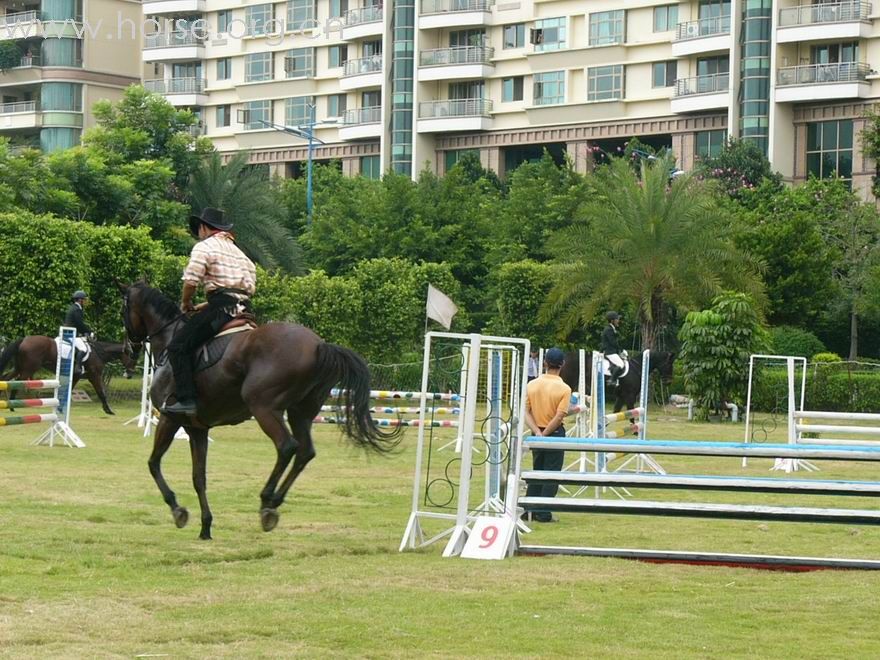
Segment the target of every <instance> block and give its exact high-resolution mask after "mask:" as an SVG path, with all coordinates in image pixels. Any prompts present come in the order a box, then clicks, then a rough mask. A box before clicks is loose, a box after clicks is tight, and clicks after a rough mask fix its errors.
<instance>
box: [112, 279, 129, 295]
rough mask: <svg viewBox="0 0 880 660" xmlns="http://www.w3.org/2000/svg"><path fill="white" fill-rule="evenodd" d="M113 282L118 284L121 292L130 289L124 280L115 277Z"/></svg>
mask: <svg viewBox="0 0 880 660" xmlns="http://www.w3.org/2000/svg"><path fill="white" fill-rule="evenodd" d="M113 282H114V283H115V284H116V288H117V289H119V293H125V292H126V291H128V284H125V283H124V282H121V281H119V280H117V279H116V278H113Z"/></svg>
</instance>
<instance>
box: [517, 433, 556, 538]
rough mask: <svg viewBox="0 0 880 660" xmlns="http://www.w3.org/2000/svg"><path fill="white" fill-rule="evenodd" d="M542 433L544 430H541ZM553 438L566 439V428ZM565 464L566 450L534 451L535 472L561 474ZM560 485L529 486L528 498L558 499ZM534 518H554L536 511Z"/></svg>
mask: <svg viewBox="0 0 880 660" xmlns="http://www.w3.org/2000/svg"><path fill="white" fill-rule="evenodd" d="M541 430H542V431H543V430H544V429H541ZM549 437H551V438H564V437H565V427H563V426H560V427H559V428H557V429H556V430H555V431H553V433H552V434H551V435H550V436H549ZM563 463H565V450H564V449H532V468H533V469H534V470H550V471H553V472H559V471H560V470H562V465H563ZM558 490H559V484H556V483H552V484H537V483H532V484H529V486H528V488H526V497H556V492H557V491H558ZM532 517H533V518H534V519H535V520H537V521H538V522H550V520H551V518H552V516H551V515H550V512H549V511H544V510H538V509H534V510H533V511H532Z"/></svg>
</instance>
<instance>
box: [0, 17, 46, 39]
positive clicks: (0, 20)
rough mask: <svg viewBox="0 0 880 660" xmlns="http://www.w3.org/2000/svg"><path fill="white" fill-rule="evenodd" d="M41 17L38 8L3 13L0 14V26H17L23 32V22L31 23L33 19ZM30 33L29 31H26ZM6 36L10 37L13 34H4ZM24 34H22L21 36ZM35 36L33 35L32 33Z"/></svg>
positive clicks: (7, 27)
mask: <svg viewBox="0 0 880 660" xmlns="http://www.w3.org/2000/svg"><path fill="white" fill-rule="evenodd" d="M40 18H42V14H41V12H39V11H38V10H32V11H18V12H14V13H11V14H4V15H3V16H0V28H6V29H9V28H13V27H15V26H18V28H19V31H20V32H25V31H26V30H27V28H25V27H24V26H25V24H27V23H33V22H34V21H36V20H38V19H40ZM28 34H31V33H28ZM4 36H6V37H12V36H14V35H13V34H5V35H4ZM24 36H26V35H25V34H22V37H24ZM32 36H35V35H32Z"/></svg>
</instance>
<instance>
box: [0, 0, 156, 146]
mask: <svg viewBox="0 0 880 660" xmlns="http://www.w3.org/2000/svg"><path fill="white" fill-rule="evenodd" d="M141 16H142V14H141V8H140V2H133V1H129V0H0V40H2V41H11V42H12V43H13V44H15V46H16V47H17V48H18V50H19V51H20V61H19V65H18V66H15V67H12V68H9V69H7V70H6V71H4V72H2V73H0V95H2V98H0V137H5V138H8V139H9V140H10V142H11V144H12V145H13V148H25V147H40V148H42V149H43V150H44V151H54V150H56V149H64V148H67V147H71V146H75V145H77V144H79V141H80V137H81V135H82V131H83V130H84V129H86V128H89V127H90V126H92V125H94V118H93V116H92V114H91V112H90V109H91V107H92V106H93V105H94V103H95V102H97V101H98V100H100V99H111V100H117V99H118V98H120V97H121V95H122V92H123V90H124V89H125V88H126V87H127V86H128V85H131V84H135V83H139V82H140V78H141V74H142V63H141V57H140V51H141V38H140V31H139V26H140V23H141V20H142V19H141ZM121 21H127V22H126V23H124V24H123V23H120V22H121ZM86 25H88V26H90V27H91V31H90V30H89V29H86V27H84V26H86Z"/></svg>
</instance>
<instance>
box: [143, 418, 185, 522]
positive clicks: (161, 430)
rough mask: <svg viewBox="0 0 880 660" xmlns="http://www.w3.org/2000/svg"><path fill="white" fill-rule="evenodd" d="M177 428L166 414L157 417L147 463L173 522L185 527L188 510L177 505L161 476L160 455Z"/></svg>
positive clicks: (172, 438)
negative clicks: (151, 449)
mask: <svg viewBox="0 0 880 660" xmlns="http://www.w3.org/2000/svg"><path fill="white" fill-rule="evenodd" d="M179 428H180V423H179V422H176V421H174V420H172V419H171V418H170V417H169V416H168V415H162V416H160V417H159V423H158V424H157V425H156V433H155V435H154V436H153V453H152V454H150V459H149V461H147V465H149V467H150V474H151V475H153V481H155V482H156V485H157V486H158V487H159V492H161V493H162V499H164V500H165V504H167V505H168V506H169V507H170V508H171V515H172V516H174V524H175V525H177V526H178V527H186V523H187V521H188V520H189V512H188V511H187V510H186V509H184V508H183V507H182V506H178V504H177V497H176V496H175V495H174V491H173V490H171V489H170V488H169V487H168V483H167V482H166V481H165V477H163V476H162V457H163V456H164V455H165V452H167V451H168V448H169V447H170V446H171V443H172V442H173V441H174V434H175V433H177V429H179Z"/></svg>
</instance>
